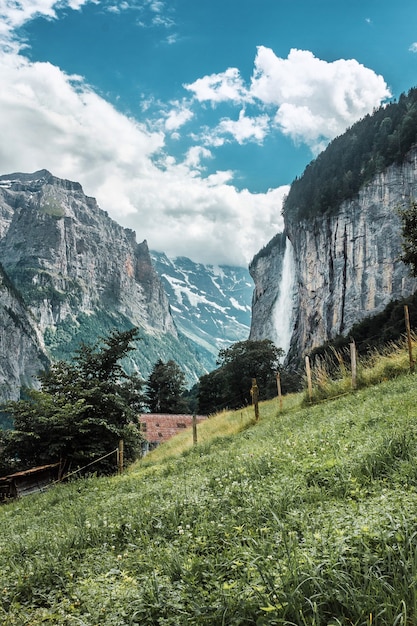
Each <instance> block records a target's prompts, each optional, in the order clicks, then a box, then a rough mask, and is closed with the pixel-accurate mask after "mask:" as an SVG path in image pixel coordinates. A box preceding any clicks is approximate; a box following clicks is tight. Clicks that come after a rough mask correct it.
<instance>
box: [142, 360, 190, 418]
mask: <svg viewBox="0 0 417 626" xmlns="http://www.w3.org/2000/svg"><path fill="white" fill-rule="evenodd" d="M185 391H186V389H185V375H184V373H183V371H182V370H181V368H180V367H179V366H178V365H177V364H176V363H175V362H174V361H172V360H170V361H168V362H167V363H164V362H163V361H162V360H161V359H158V361H157V362H156V363H155V365H154V367H153V370H152V372H151V374H150V376H149V378H148V381H147V392H146V397H145V403H146V405H147V407H148V409H149V410H150V412H151V413H172V414H175V413H188V412H189V406H188V403H187V401H186V400H185V398H184V397H183V396H184V393H185Z"/></svg>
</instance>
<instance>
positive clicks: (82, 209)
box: [0, 171, 176, 334]
mask: <svg viewBox="0 0 417 626" xmlns="http://www.w3.org/2000/svg"><path fill="white" fill-rule="evenodd" d="M12 177H14V181H13V182H10V183H9V187H8V188H7V191H6V190H5V189H4V179H5V177H1V178H0V195H2V196H3V198H2V202H1V205H0V206H1V208H2V209H3V208H5V209H6V210H2V211H1V212H2V218H3V223H6V220H7V218H9V219H10V221H9V226H8V228H7V224H6V226H5V228H4V233H3V237H2V239H1V241H0V258H1V259H2V262H3V266H4V268H5V270H6V272H7V274H8V275H9V276H10V278H11V280H12V281H13V283H14V285H15V286H16V287H17V289H19V291H20V292H21V293H22V294H23V297H24V298H25V299H26V300H27V302H28V304H30V307H31V311H32V313H33V314H34V316H35V319H36V321H37V323H38V325H39V327H40V329H41V331H42V332H44V331H45V329H46V328H47V327H49V326H54V325H55V324H57V323H59V322H62V321H63V320H66V319H67V318H68V317H71V316H72V317H77V316H78V315H79V314H80V312H82V313H86V314H89V313H90V312H91V311H93V310H94V309H95V308H97V307H104V308H106V309H109V310H112V312H114V313H117V314H120V315H123V316H125V317H127V318H128V319H129V320H130V321H131V322H132V324H134V325H138V326H141V327H143V328H145V329H148V330H149V329H152V330H158V331H161V332H170V333H172V334H176V331H175V327H174V324H173V321H172V317H171V315H170V313H169V309H168V303H167V300H166V296H165V294H164V292H163V290H162V288H161V284H160V281H159V279H158V277H157V274H156V272H155V270H154V269H153V267H152V263H151V260H150V256H149V251H148V249H147V245H146V242H143V243H142V244H140V245H138V244H137V243H136V239H135V233H134V232H133V231H131V230H128V229H124V228H122V227H121V226H119V225H118V224H117V223H116V222H114V221H113V220H111V219H110V218H109V217H108V215H107V213H105V212H104V211H102V210H101V209H100V208H99V207H98V205H97V203H96V201H95V200H94V199H93V198H88V197H86V196H85V195H84V193H83V191H82V188H81V186H80V185H79V184H78V183H73V182H70V181H65V180H61V179H58V178H55V177H54V176H52V175H50V174H49V173H48V172H45V171H41V172H36V173H35V174H34V175H33V176H32V177H31V178H29V179H28V176H27V175H26V176H25V177H21V176H20V175H18V174H15V175H12V176H9V177H7V178H6V180H13V178H12ZM2 183H3V185H2ZM2 186H3V189H1V187H2ZM5 191H6V192H5ZM7 205H8V206H7ZM10 206H12V207H13V209H14V210H13V212H12V213H10V211H9V210H8V207H10Z"/></svg>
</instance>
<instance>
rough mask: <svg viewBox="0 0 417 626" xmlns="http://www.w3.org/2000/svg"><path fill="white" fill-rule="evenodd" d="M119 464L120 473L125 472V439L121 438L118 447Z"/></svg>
mask: <svg viewBox="0 0 417 626" xmlns="http://www.w3.org/2000/svg"><path fill="white" fill-rule="evenodd" d="M117 465H118V468H119V474H123V439H120V441H119V447H118V448H117Z"/></svg>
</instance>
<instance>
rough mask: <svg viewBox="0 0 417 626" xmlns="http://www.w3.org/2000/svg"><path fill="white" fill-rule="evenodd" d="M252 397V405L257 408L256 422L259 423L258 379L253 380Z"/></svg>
mask: <svg viewBox="0 0 417 626" xmlns="http://www.w3.org/2000/svg"><path fill="white" fill-rule="evenodd" d="M250 393H251V396H252V403H253V405H254V407H255V420H256V421H258V419H259V404H258V401H259V388H258V385H257V383H256V378H252V389H251V390H250Z"/></svg>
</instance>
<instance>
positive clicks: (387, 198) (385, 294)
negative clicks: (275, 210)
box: [252, 149, 417, 357]
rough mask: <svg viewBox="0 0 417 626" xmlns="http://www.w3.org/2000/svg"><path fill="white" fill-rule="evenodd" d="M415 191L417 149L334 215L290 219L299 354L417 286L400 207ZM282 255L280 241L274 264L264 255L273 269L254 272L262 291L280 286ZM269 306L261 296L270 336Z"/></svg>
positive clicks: (257, 321)
mask: <svg viewBox="0 0 417 626" xmlns="http://www.w3.org/2000/svg"><path fill="white" fill-rule="evenodd" d="M416 197H417V149H415V150H413V151H411V152H410V153H409V155H408V158H407V160H406V161H405V162H404V163H403V164H402V165H401V166H391V167H389V168H387V170H386V171H384V172H382V173H381V174H379V175H378V176H377V177H375V178H374V180H373V181H372V182H371V183H369V184H368V185H366V186H365V187H364V188H362V189H361V191H360V193H359V195H358V197H356V198H354V199H352V200H350V201H346V202H344V203H343V204H342V205H341V206H340V208H339V210H338V211H337V212H335V214H334V215H329V216H324V217H323V216H320V217H314V218H311V219H308V220H304V221H301V222H291V221H288V220H287V221H286V224H285V229H286V233H287V235H288V237H289V239H290V240H291V242H292V245H293V248H294V258H295V267H294V273H295V283H296V286H297V287H296V295H295V308H296V316H295V319H294V324H293V335H292V339H291V354H292V355H293V356H294V355H297V356H298V357H301V356H303V355H304V354H306V353H308V352H309V351H310V350H311V349H313V348H315V347H317V346H319V345H321V344H323V343H324V342H325V341H328V340H330V339H332V338H334V337H335V336H337V335H338V334H344V335H346V334H348V332H349V330H350V329H351V328H352V326H353V325H354V324H356V323H357V322H360V321H361V320H363V319H364V318H365V317H367V316H371V315H374V314H377V313H379V312H380V311H382V310H383V309H384V308H385V307H386V305H387V304H388V303H389V302H390V301H391V300H393V299H397V298H402V297H406V296H408V295H410V294H412V293H414V291H415V290H416V289H417V281H416V279H414V278H411V277H410V272H409V268H408V267H406V266H405V265H404V264H403V263H402V262H401V261H400V260H399V256H400V254H401V232H400V230H401V229H400V220H399V217H398V215H397V209H398V208H399V207H403V206H407V205H408V204H409V202H410V201H411V200H413V199H415V198H416ZM280 255H282V251H280V250H279V249H278V247H275V248H274V249H273V250H271V254H270V263H269V265H268V263H267V261H266V260H264V261H263V263H264V265H265V266H268V269H265V270H264V272H263V275H262V280H261V282H260V283H259V280H258V279H257V274H256V273H255V274H254V279H255V284H256V288H255V294H256V293H257V291H260V292H262V290H264V293H267V290H265V289H264V285H267V286H268V289H269V291H270V293H271V294H273V293H274V290H275V292H277V287H276V286H275V285H276V283H277V282H278V283H279V281H280V276H281V274H280V273H279V270H277V265H279V261H278V260H277V257H279V256H280ZM277 277H278V278H277ZM270 283H271V284H272V285H274V287H272V288H271V287H270V286H269V285H270ZM268 297H270V296H269V295H268ZM272 297H273V296H272ZM262 298H264V296H262ZM258 299H259V298H258ZM270 311H271V306H270V305H269V304H268V302H267V304H266V305H265V306H264V307H263V309H262V308H261V307H260V306H259V305H258V306H256V303H255V306H254V308H253V318H252V329H256V332H259V329H262V328H264V329H265V336H266V337H268V338H273V337H272V336H271V333H272V330H271V324H273V322H272V321H271V314H270ZM289 314H290V312H289ZM252 333H255V330H252ZM267 333H268V334H267Z"/></svg>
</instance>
